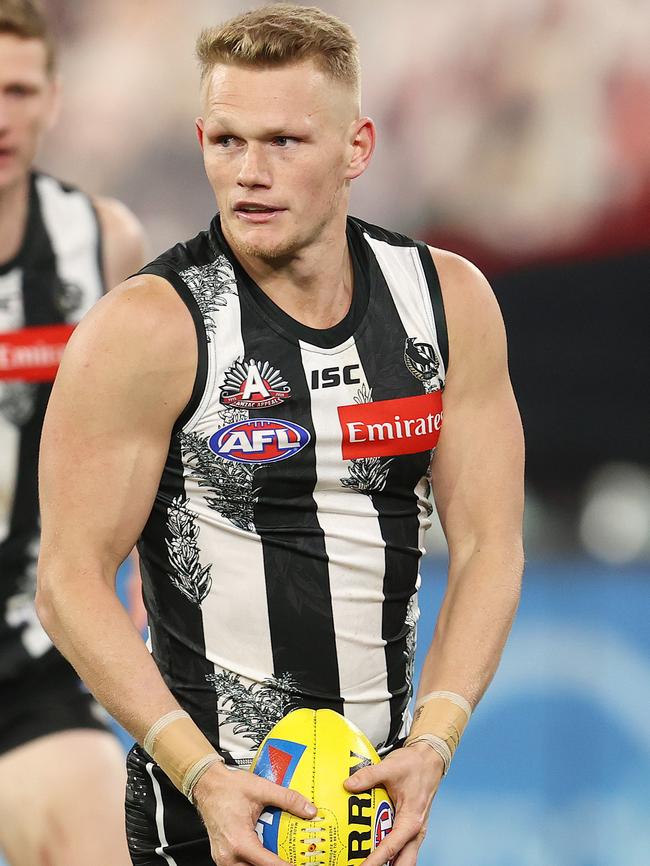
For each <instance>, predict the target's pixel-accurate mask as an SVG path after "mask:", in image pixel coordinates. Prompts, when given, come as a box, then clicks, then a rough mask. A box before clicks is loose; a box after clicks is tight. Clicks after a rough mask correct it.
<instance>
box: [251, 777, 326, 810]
mask: <svg viewBox="0 0 650 866" xmlns="http://www.w3.org/2000/svg"><path fill="white" fill-rule="evenodd" d="M260 781H263V782H264V787H263V788H260V794H259V798H260V805H262V806H278V807H279V808H280V809H282V811H283V812H291V814H292V815H296V817H298V818H315V817H316V815H317V814H318V810H317V809H316V806H314V804H313V803H311V802H310V801H309V800H308V799H307V798H306V797H303V795H302V794H299V793H298V791H293V790H292V789H291V788H283V787H282V786H281V785H274V784H273V782H268V781H266V780H260Z"/></svg>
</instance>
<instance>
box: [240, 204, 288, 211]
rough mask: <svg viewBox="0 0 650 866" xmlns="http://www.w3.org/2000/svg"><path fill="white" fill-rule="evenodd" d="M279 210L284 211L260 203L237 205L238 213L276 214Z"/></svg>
mask: <svg viewBox="0 0 650 866" xmlns="http://www.w3.org/2000/svg"><path fill="white" fill-rule="evenodd" d="M279 210H283V208H279V207H274V206H273V205H268V204H261V203H258V202H239V203H238V204H236V205H235V211H236V212H237V213H275V212H276V211H279Z"/></svg>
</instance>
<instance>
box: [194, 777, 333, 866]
mask: <svg viewBox="0 0 650 866" xmlns="http://www.w3.org/2000/svg"><path fill="white" fill-rule="evenodd" d="M194 803H195V805H196V808H197V809H198V811H199V814H200V815H201V818H202V819H203V822H204V824H205V826H206V829H207V831H208V836H209V838H210V853H211V855H212V859H213V860H214V862H215V863H216V864H217V866H286V864H285V861H284V860H280V858H279V857H276V855H275V854H272V853H271V852H270V851H267V850H265V848H264V847H263V846H262V843H261V842H260V840H259V838H258V836H257V834H256V832H255V826H256V824H257V820H258V818H259V817H260V815H261V814H262V812H263V810H264V808H265V807H266V806H278V807H279V808H280V809H282V810H283V811H284V812H291V814H292V815H296V816H297V817H298V818H305V819H306V820H310V819H313V818H315V817H316V815H317V814H318V813H317V809H316V807H315V806H314V805H313V804H312V803H310V802H309V800H307V799H306V798H305V797H303V796H302V794H299V793H298V792H297V791H292V790H291V789H290V788H283V787H282V786H281V785H275V784H273V782H269V781H268V780H267V779H262V778H260V777H259V776H254V775H253V774H252V773H246V772H243V771H241V770H229V769H227V768H226V767H225V766H224V765H223V764H214V765H213V766H212V767H210V769H209V770H208V771H207V772H206V773H204V775H203V776H202V777H201V778H200V779H199V781H198V782H197V783H196V787H195V788H194Z"/></svg>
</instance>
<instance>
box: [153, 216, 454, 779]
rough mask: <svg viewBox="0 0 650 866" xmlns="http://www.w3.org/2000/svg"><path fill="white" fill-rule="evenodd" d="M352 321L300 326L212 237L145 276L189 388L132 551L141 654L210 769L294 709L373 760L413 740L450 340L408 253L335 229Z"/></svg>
mask: <svg viewBox="0 0 650 866" xmlns="http://www.w3.org/2000/svg"><path fill="white" fill-rule="evenodd" d="M347 238H348V245H349V249H350V252H351V256H352V262H353V270H354V292H353V303H352V306H351V309H350V312H349V313H348V315H347V316H346V317H345V318H344V320H343V321H342V322H341V323H339V324H338V325H337V326H335V327H334V328H330V329H327V330H318V329H312V328H308V327H306V326H304V325H301V324H299V323H298V322H296V321H295V320H294V319H292V318H290V317H289V316H288V315H287V314H286V313H284V312H283V311H282V310H281V309H280V308H279V307H278V306H276V305H275V304H274V303H273V302H272V301H271V300H270V299H269V298H268V297H267V296H266V295H265V294H264V293H263V292H262V291H261V289H260V288H259V287H258V286H257V285H255V283H254V282H253V281H252V279H251V278H250V277H249V276H248V275H247V273H246V272H245V271H244V270H243V269H242V267H241V266H240V265H239V263H238V261H237V259H236V258H235V256H234V255H233V253H232V252H231V250H230V248H229V247H228V244H227V242H226V240H225V238H224V236H223V234H222V232H221V227H220V222H219V217H218V215H217V217H215V219H214V221H213V222H212V224H211V226H210V229H209V231H206V232H203V233H201V234H199V235H198V236H197V237H196V238H194V239H193V240H191V241H189V242H187V243H185V244H178V245H177V246H175V247H173V248H172V249H171V250H169V251H168V252H166V253H164V254H163V255H162V256H160V257H159V258H158V259H157V260H156V261H155V262H153V263H152V264H150V265H148V266H147V267H145V268H144V269H143V272H144V273H149V274H156V275H158V276H161V277H164V278H165V279H166V280H168V281H169V282H170V283H171V284H172V285H173V286H174V287H175V288H176V290H177V292H178V294H179V295H180V297H181V298H182V299H183V301H184V302H185V304H186V305H187V307H188V309H189V311H190V313H191V315H192V317H193V320H194V323H195V327H196V333H197V339H198V358H199V360H198V370H197V376H196V381H195V386H194V390H193V394H192V397H191V400H190V403H189V404H188V406H187V407H186V408H185V410H184V412H183V413H182V415H181V417H180V418H179V419H178V420H177V423H176V425H175V427H174V430H173V432H172V436H171V440H170V447H169V453H168V456H167V460H166V464H165V467H164V471H163V474H162V477H161V481H160V485H159V489H158V491H157V495H156V497H155V502H154V505H153V509H152V511H151V514H150V517H149V519H148V522H147V524H146V526H145V528H144V530H143V533H142V536H141V539H140V542H139V552H140V556H141V562H142V573H143V589H144V597H145V603H146V606H147V608H148V611H149V619H150V647H151V650H152V652H153V655H154V658H155V660H156V662H157V664H158V667H159V668H160V670H161V673H162V675H163V677H164V679H165V681H166V683H167V685H168V686H169V688H170V689H171V691H172V692H173V694H174V695H175V696H176V698H177V699H178V701H179V702H180V704H181V705H182V706H183V707H184V708H185V709H186V710H187V711H188V712H189V713H190V715H191V716H192V717H193V718H194V720H195V721H196V722H197V724H198V725H199V726H200V727H201V729H202V730H203V731H204V732H205V734H206V735H207V736H208V738H209V739H210V740H211V742H212V743H213V745H214V746H215V747H216V748H217V749H219V750H220V751H221V753H222V754H223V755H224V757H225V758H226V760H227V762H228V763H230V764H235V765H242V766H245V765H247V764H249V763H250V761H251V760H252V757H253V755H254V753H255V750H256V748H257V746H258V745H259V744H260V743H261V741H262V739H263V738H264V737H265V735H266V734H267V732H268V731H269V729H270V728H271V727H272V726H273V725H274V724H275V722H277V721H278V720H279V719H280V718H281V717H282V716H283V715H284V714H286V713H287V712H289V711H290V710H292V709H295V708H297V707H311V708H319V707H327V708H330V709H333V710H336V711H338V712H340V713H342V714H344V715H345V716H346V717H347V718H349V719H351V720H352V721H353V722H354V723H355V724H357V725H358V726H359V727H360V728H361V729H362V730H363V731H364V732H365V733H366V734H367V736H368V737H369V738H370V740H371V741H372V742H373V744H374V745H375V746H376V747H377V748H378V750H379V751H380V753H385V752H387V751H389V750H390V749H391V748H393V747H394V746H395V744H396V743H397V742H398V741H399V739H400V738H401V737H403V736H405V734H406V732H407V729H408V726H409V724H410V716H409V712H408V704H409V700H410V697H411V694H412V677H413V662H414V653H415V638H416V623H417V619H418V615H419V610H418V605H417V589H418V586H419V571H418V566H419V560H420V556H421V554H422V552H423V546H422V545H423V535H424V532H425V530H426V528H427V527H428V525H429V515H430V513H431V505H430V504H429V501H428V498H427V497H428V493H429V480H428V478H429V466H430V461H431V457H432V453H433V450H434V448H435V446H436V442H437V440H438V435H439V431H440V426H441V423H442V389H443V386H444V378H445V369H446V366H447V356H448V349H447V332H446V325H445V318H444V312H443V306H442V298H441V293H440V285H439V282H438V277H437V274H436V270H435V267H434V264H433V261H432V258H431V255H430V253H429V251H428V249H427V247H426V246H425V245H424V244H421V243H419V242H415V241H412V240H410V239H409V238H406V237H404V236H402V235H398V234H394V233H391V232H388V231H385V230H384V229H381V228H377V227H375V226H371V225H368V224H366V223H364V222H361V221H360V220H357V219H353V218H349V219H348V224H347Z"/></svg>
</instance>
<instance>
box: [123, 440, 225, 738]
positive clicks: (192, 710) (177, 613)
mask: <svg viewBox="0 0 650 866" xmlns="http://www.w3.org/2000/svg"><path fill="white" fill-rule="evenodd" d="M185 499H186V494H185V485H184V480H183V465H182V461H181V445H180V437H179V436H178V435H176V434H175V435H173V436H172V440H171V443H170V448H169V454H168V456H167V462H166V464H165V468H164V470H163V473H162V477H161V481H160V486H159V489H158V494H157V496H156V500H155V502H154V506H153V509H152V511H151V514H150V515H149V519H148V521H147V523H146V526H145V527H144V529H143V531H142V535H141V537H140V541H139V542H138V552H139V554H140V559H141V571H142V588H143V596H144V601H145V606H146V608H147V611H148V612H149V623H150V631H151V644H152V650H153V657H154V659H155V660H156V663H157V664H158V666H159V668H160V671H161V673H162V675H163V678H164V680H165V682H166V684H167V686H168V688H169V689H170V691H171V692H172V694H173V695H174V696H175V697H176V699H177V700H178V702H179V703H180V705H181V706H182V707H183V709H185V710H186V711H187V712H188V713H189V714H190V715H191V716H192V718H193V719H194V721H195V722H196V724H197V725H198V726H199V728H201V730H202V731H203V733H204V734H205V735H206V737H207V738H208V739H209V740H210V742H211V743H212V745H213V746H215V748H218V747H219V729H218V724H217V696H216V692H215V690H214V686H213V684H212V682H211V681H210V677H211V676H212V675H213V674H214V666H213V665H212V664H211V663H210V662H209V661H208V659H207V658H206V652H205V635H204V631H203V617H202V614H201V608H200V606H199V604H198V603H195V602H194V601H192V600H190V599H189V598H188V597H187V596H185V595H184V594H183V593H182V592H181V591H180V589H178V587H177V586H175V585H174V583H173V582H172V579H171V576H173V575H174V574H175V566H174V565H173V564H172V563H171V562H170V557H169V553H168V548H167V543H166V542H167V541H169V542H170V543H171V542H172V541H173V535H172V533H171V531H170V528H169V526H168V509H169V508H170V507H172V505H173V503H176V504H178V503H179V502H184V501H185ZM201 564H202V565H206V564H207V563H201ZM216 567H217V563H214V564H213V566H212V569H213V573H212V575H211V576H212V579H213V580H218V576H217V575H216V574H214V569H215V568H216Z"/></svg>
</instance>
